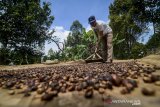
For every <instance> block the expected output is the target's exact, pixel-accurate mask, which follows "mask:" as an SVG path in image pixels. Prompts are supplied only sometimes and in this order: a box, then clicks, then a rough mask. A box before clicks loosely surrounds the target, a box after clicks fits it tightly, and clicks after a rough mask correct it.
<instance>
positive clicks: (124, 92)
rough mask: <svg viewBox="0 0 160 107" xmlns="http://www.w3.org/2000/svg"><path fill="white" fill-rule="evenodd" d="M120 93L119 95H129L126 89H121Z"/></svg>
mask: <svg viewBox="0 0 160 107" xmlns="http://www.w3.org/2000/svg"><path fill="white" fill-rule="evenodd" d="M120 92H121V94H128V93H129V91H128V89H127V88H123V89H122V90H121V91H120Z"/></svg>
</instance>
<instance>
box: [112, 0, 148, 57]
mask: <svg viewBox="0 0 160 107" xmlns="http://www.w3.org/2000/svg"><path fill="white" fill-rule="evenodd" d="M143 4H144V2H143V0H123V1H122V0H115V1H114V2H113V4H111V5H110V7H109V9H110V16H109V18H110V25H111V27H112V29H113V34H114V36H116V35H118V37H117V39H118V40H123V39H125V41H124V42H122V43H120V44H118V45H114V56H115V57H119V58H126V57H127V56H128V57H129V54H130V53H131V49H132V46H133V45H134V43H136V41H137V39H138V38H139V37H140V36H141V34H142V33H143V32H145V31H146V29H147V27H146V21H145V14H144V11H145V7H144V5H143ZM122 47H123V48H122Z"/></svg>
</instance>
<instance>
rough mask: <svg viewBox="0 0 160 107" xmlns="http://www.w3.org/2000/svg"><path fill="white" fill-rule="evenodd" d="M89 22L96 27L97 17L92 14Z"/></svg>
mask: <svg viewBox="0 0 160 107" xmlns="http://www.w3.org/2000/svg"><path fill="white" fill-rule="evenodd" d="M88 22H89V24H90V25H91V26H92V27H95V26H96V18H95V16H90V17H89V18H88Z"/></svg>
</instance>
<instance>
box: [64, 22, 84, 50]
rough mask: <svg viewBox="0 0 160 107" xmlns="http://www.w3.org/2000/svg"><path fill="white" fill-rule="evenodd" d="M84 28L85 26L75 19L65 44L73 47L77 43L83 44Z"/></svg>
mask: <svg viewBox="0 0 160 107" xmlns="http://www.w3.org/2000/svg"><path fill="white" fill-rule="evenodd" d="M82 29H83V26H82V24H81V23H80V22H79V21H78V20H75V21H73V23H72V25H71V27H70V31H71V33H69V35H68V37H67V41H66V44H65V45H66V46H71V47H72V46H75V45H77V44H81V43H82V41H81V40H82Z"/></svg>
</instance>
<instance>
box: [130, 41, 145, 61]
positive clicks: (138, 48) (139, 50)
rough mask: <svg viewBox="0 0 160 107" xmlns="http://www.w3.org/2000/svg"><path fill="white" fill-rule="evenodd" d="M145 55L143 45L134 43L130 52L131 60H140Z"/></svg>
mask: <svg viewBox="0 0 160 107" xmlns="http://www.w3.org/2000/svg"><path fill="white" fill-rule="evenodd" d="M146 54H147V48H146V46H145V45H144V44H142V43H138V42H136V43H135V44H134V45H133V47H132V50H131V58H134V59H137V58H142V57H144V56H145V55H146Z"/></svg>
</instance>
